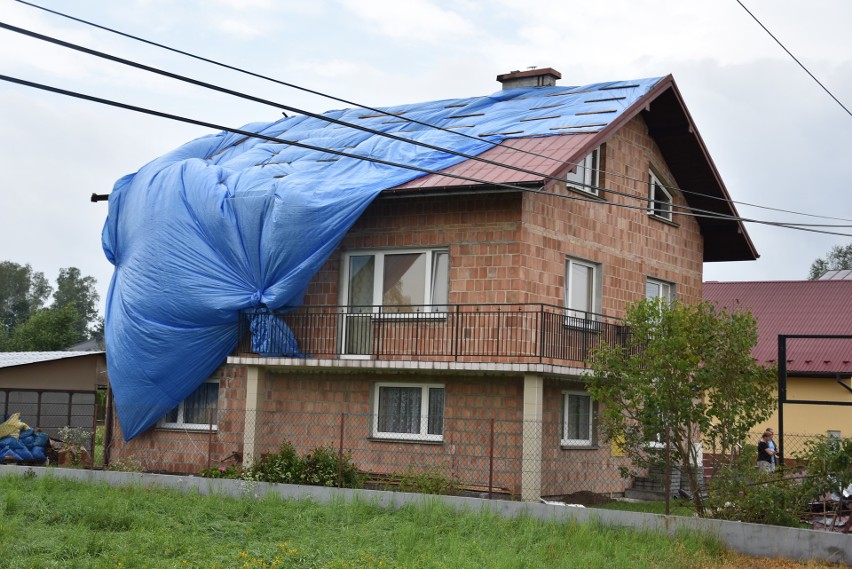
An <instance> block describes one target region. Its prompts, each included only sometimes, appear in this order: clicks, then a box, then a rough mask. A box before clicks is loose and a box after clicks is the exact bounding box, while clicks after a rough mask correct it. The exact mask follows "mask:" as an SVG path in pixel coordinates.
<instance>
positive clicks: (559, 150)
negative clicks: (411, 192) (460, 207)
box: [395, 134, 595, 190]
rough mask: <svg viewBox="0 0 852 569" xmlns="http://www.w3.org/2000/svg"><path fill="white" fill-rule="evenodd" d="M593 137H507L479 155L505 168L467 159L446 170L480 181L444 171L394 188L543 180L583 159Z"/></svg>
mask: <svg viewBox="0 0 852 569" xmlns="http://www.w3.org/2000/svg"><path fill="white" fill-rule="evenodd" d="M594 138H595V135H594V134H572V135H570V136H569V135H566V136H546V137H538V138H510V139H506V140H504V141H503V143H502V144H501V145H500V146H495V147H494V148H492V149H490V150H486V151H485V152H483V153H482V154H480V155H479V157H480V158H482V159H483V160H490V161H492V162H498V163H500V164H505V165H506V167H499V166H495V165H492V164H487V163H485V162H480V161H477V160H466V161H464V162H462V163H460V164H456V165H455V166H451V167H450V168H447V169H446V170H444V172H445V173H447V174H450V175H453V176H462V177H465V178H475V179H476V180H478V182H471V181H469V180H460V179H458V178H452V177H448V176H443V175H441V174H429V175H427V176H423V177H422V178H417V179H415V180H412V181H410V182H408V183H405V184H402V185H401V186H398V187H397V188H395V189H399V190H405V189H413V188H435V187H451V186H469V185H473V184H482V183H486V184H487V183H492V184H495V183H499V184H519V183H525V182H543V181H545V178H546V176H548V175H550V176H553V175H555V174H556V173H557V172H559V171H561V170H565V169H566V162H571V163H576V162H577V161H578V160H579V159H581V158H583V157H584V155H581V154H582V151H583V149H584V148H586V147H587V146H588V144H589V143H590V141H591V140H593V139H594ZM518 150H521V152H518ZM514 168H520V169H523V170H528V171H529V172H521V171H519V170H515V169H514ZM536 174H538V175H536Z"/></svg>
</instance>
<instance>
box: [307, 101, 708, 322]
mask: <svg viewBox="0 0 852 569" xmlns="http://www.w3.org/2000/svg"><path fill="white" fill-rule="evenodd" d="M651 168H653V169H654V171H655V173H656V175H657V176H659V177H660V178H661V179H662V181H663V183H665V184H666V185H667V186H677V185H678V182H677V180H676V179H675V178H674V176H673V175H672V173H671V171H670V170H669V169H668V167H667V166H666V163H665V160H664V159H663V157H662V154H661V153H660V150H659V148H657V146H656V144H655V143H654V141H653V139H651V137H650V136H649V135H648V131H647V127H646V125H645V122H644V121H643V119H642V117H641V116H637V117H635V118H634V119H632V120H631V121H630V122H629V123H628V124H626V125H625V126H624V127H622V128H621V129H619V130H618V131H617V132H616V133H615V134H614V135H613V137H612V138H611V139H610V140H608V141H607V142H606V145H605V147H604V153H603V160H602V169H603V170H604V172H603V173H602V175H601V179H600V185H601V186H602V187H603V188H605V190H611V191H612V192H607V191H602V192H601V198H602V199H600V200H598V199H595V198H592V199H589V196H588V195H587V194H584V193H582V192H578V191H574V190H569V189H566V187H565V185H564V184H561V183H556V182H552V183H550V184H548V186H547V188H546V189H547V190H548V191H550V192H552V193H553V194H556V195H545V194H541V193H523V194H516V193H505V194H482V195H470V194H468V195H451V194H450V195H446V196H422V197H406V198H393V199H379V200H377V201H376V202H374V203H373V204H372V205H371V206H370V207H369V208H368V209H367V211H366V212H365V213H364V214H363V215H362V217H361V218H360V219H359V220H358V222H357V223H356V224H355V226H354V227H353V228H352V229H351V231H350V232H349V233H348V234H347V236H346V237H345V238H344V240H343V241H342V243H341V245H340V247H338V249H337V251H335V253H334V254H333V255H332V256H331V258H330V259H329V260H328V262H327V263H326V265H325V266H324V267H323V268H322V270H321V271H320V272H319V274H318V275H317V276H316V277H315V278H314V280H313V281H312V283H311V285H310V287H309V289H308V294H307V297H306V304H309V305H336V304H339V303H341V299H340V297H339V287H340V277H339V274H340V272H339V271H340V259H341V252H342V251H346V250H354V249H384V248H395V247H448V248H449V251H450V297H449V301H450V302H451V303H453V304H457V303H546V304H553V305H563V304H564V295H565V259H566V257H568V256H571V257H576V258H579V259H584V260H587V261H591V262H594V263H599V264H600V265H601V267H602V277H603V295H602V297H603V306H602V312H603V313H604V314H607V315H610V316H616V317H620V316H623V314H624V308H625V306H626V304H627V303H630V302H633V301H635V300H639V299H641V298H643V297H644V294H645V279H646V278H647V277H652V278H656V279H660V280H664V281H667V282H672V283H674V284H675V285H676V291H677V295H678V298H679V299H681V300H684V301H687V302H693V301H697V300H699V299H700V298H701V282H702V262H703V237H702V235H701V233H700V230H699V226H698V223H697V222H696V220H695V218H693V217H690V216H685V215H679V214H678V213H677V212H678V207H679V206H685V205H686V201H685V199H684V196H683V195H682V194H681V193H680V192H677V191H674V192H673V194H674V195H673V204H674V211H675V214H674V218H673V222H672V223H667V222H665V221H660V220H658V219H656V218H652V217H651V216H649V215H648V214H647V212H646V209H645V208H646V205H647V202H646V201H644V200H647V197H648V193H649V171H650V169H651ZM685 189H688V188H685ZM615 192H617V193H615ZM619 194H625V195H619ZM622 205H624V206H631V207H629V208H627V207H619V206H622ZM637 208H638V209H637Z"/></svg>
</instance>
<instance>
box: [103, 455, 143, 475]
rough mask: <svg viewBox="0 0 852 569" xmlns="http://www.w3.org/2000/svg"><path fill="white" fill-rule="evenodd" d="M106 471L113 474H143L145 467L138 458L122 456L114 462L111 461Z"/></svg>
mask: <svg viewBox="0 0 852 569" xmlns="http://www.w3.org/2000/svg"><path fill="white" fill-rule="evenodd" d="M107 470H111V471H113V472H145V466H144V465H143V464H142V461H140V460H139V459H138V458H135V457H133V456H124V457H121V458H118V459H116V460H111V461H110V463H109V465H108V466H107Z"/></svg>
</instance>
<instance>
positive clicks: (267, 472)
mask: <svg viewBox="0 0 852 569" xmlns="http://www.w3.org/2000/svg"><path fill="white" fill-rule="evenodd" d="M338 468H339V469H340V478H341V480H340V482H341V486H343V487H346V488H360V487H361V486H363V476H362V475H361V473H360V472H359V471H358V468H357V467H356V466H355V464H354V463H353V462H352V455H351V454H347V455H344V456H343V461H342V463H341V464H339V461H338V455H337V451H335V450H334V449H332V448H326V447H318V448H315V449H314V450H313V451H311V452H310V453H308V454H307V455H305V456H304V457H300V456H299V455H298V453H297V452H296V450H295V449H294V448H293V445H292V444H290V442H288V441H284V442H283V443H281V447H280V448H279V449H278V452H277V453H274V454H267V455H264V456H263V457H262V458H261V459H260V461H258V462H256V463H255V464H254V465H252V466H251V467H250V468H248V469H247V470H246V471H245V473H244V475H243V478H244V479H246V480H254V481H257V482H278V483H284V484H308V485H311V486H337V474H338Z"/></svg>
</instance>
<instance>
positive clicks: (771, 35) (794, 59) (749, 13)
mask: <svg viewBox="0 0 852 569" xmlns="http://www.w3.org/2000/svg"><path fill="white" fill-rule="evenodd" d="M736 2H737V4H739V5H740V6H742V8H743V10H745V11H746V13H748V15H749V16H751V17H752V19H753V20H754V21H755V22H757V24H758V25H759V26H760V27H761V28H763V31H765V32H766V33H767V34H769V37H771V38H772V39H773V40H775V43H777V44H778V45H780V46H781V49H783V50H784V51H786V52H787V55H789V56H790V57H792V58H793V61H795V62H796V63H798V64H799V67H801V68H802V69H804V70H805V73H807V74H808V75H810V77H811V79H813V80H814V81H816V84H817V85H819V86H820V87H822V90H823V91H825V92H826V93H828V96H829V97H831V98H832V99H834V102H835V103H837V104H838V105H840V107H841V108H842V109H843V110H844V111H846V114H847V115H849V116H852V112H850V111H849V109H847V108H846V105H844V104H843V103H841V102H840V99H838V98H837V97H835V96H834V93H832V92H831V91H829V90H828V87H826V86H825V85H823V84H822V82H820V80H819V79H817V78H816V76H814V74H813V73H811V72H810V70H809V69H808V68H807V67H805V65H804V64H803V63H802V62H801V61H799V59H798V58H797V57H796V56H795V55H793V54H792V53H791V52H790V50H789V49H787V48H786V47H785V46H784V44H783V43H781V40H779V39H778V38H776V37H775V35H774V34H773V33H772V32H770V31H769V29H768V28H767V27H766V26H764V25H763V22H761V21H760V20H758V19H757V16H755V15H754V14H752V12H751V10H749V9H748V8H746V6H745V4H743V3H742V2H740V0H736Z"/></svg>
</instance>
